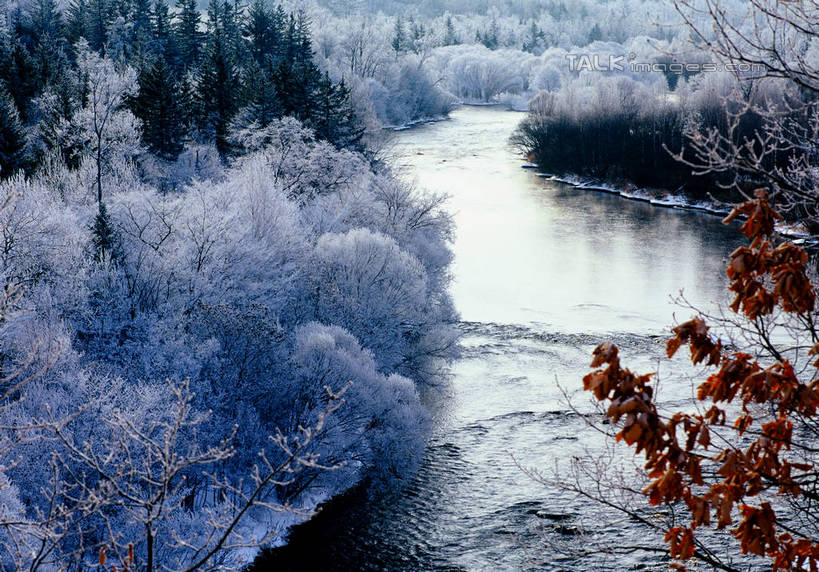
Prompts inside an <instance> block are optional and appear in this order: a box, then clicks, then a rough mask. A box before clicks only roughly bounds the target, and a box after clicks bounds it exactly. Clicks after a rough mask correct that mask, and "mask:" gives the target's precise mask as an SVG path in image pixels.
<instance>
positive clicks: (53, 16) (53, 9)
mask: <svg viewBox="0 0 819 572" xmlns="http://www.w3.org/2000/svg"><path fill="white" fill-rule="evenodd" d="M31 31H32V35H33V45H32V52H31V56H32V59H33V60H34V67H35V69H36V76H35V82H36V85H37V90H38V91H39V92H42V91H44V90H45V89H46V88H47V87H48V86H50V85H51V84H52V83H54V81H55V80H56V78H57V76H58V75H59V74H60V73H62V72H63V70H64V69H65V68H66V67H67V65H68V62H67V59H66V50H67V48H68V44H67V39H66V29H65V24H64V22H63V19H62V15H61V13H60V11H59V10H58V8H57V5H56V3H55V1H54V0H37V4H36V5H35V8H34V10H33V11H32V13H31Z"/></svg>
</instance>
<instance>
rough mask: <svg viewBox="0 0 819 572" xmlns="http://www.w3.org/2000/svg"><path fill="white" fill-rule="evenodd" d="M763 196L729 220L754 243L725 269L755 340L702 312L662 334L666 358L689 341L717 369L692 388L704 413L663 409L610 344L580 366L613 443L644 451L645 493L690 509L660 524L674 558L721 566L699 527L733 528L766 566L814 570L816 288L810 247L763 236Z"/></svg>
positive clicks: (768, 231) (768, 218)
mask: <svg viewBox="0 0 819 572" xmlns="http://www.w3.org/2000/svg"><path fill="white" fill-rule="evenodd" d="M767 200H768V197H767V195H766V194H765V192H764V191H762V190H758V191H757V198H756V199H755V200H753V201H748V202H745V203H743V204H742V205H740V206H738V207H737V208H735V209H734V211H733V212H732V213H731V215H730V216H729V217H728V218H727V219H726V222H728V221H730V220H733V219H734V218H736V217H739V216H746V217H747V220H746V221H745V223H744V224H743V225H742V228H741V230H742V232H743V233H744V234H745V236H746V237H748V239H749V240H750V241H751V242H750V245H749V246H747V247H741V248H738V249H737V250H736V251H734V252H733V253H732V254H731V260H730V262H729V265H728V269H727V274H728V277H729V279H730V281H731V284H730V290H731V291H732V292H733V293H734V294H735V298H734V300H733V302H732V303H731V306H730V308H731V310H732V312H734V313H735V314H737V316H738V318H740V319H741V322H740V323H741V325H742V326H741V327H743V328H745V329H746V331H747V332H749V333H750V335H751V336H752V337H753V341H754V344H753V345H752V346H751V347H749V348H747V349H744V348H743V349H740V350H736V351H732V350H729V349H728V347H727V346H725V345H723V343H722V341H721V340H720V339H715V338H714V337H713V336H712V335H711V334H709V327H708V326H707V325H706V321H705V319H704V318H703V317H701V316H700V317H695V318H693V319H692V320H690V321H688V322H685V323H682V324H680V325H678V326H676V327H675V328H674V329H673V333H674V337H672V338H671V339H670V340H669V341H668V345H667V354H668V357H669V358H671V357H673V356H674V354H675V353H676V352H677V351H678V350H679V349H680V348H681V347H682V346H683V345H685V344H688V345H689V347H690V350H691V361H692V363H693V364H695V365H698V364H704V365H706V366H709V367H713V368H715V369H716V371H715V372H714V373H712V374H711V375H709V376H708V378H707V379H706V380H705V381H704V382H703V383H701V384H700V385H699V386H698V387H697V393H696V396H697V400H698V402H700V404H701V408H699V409H700V412H698V413H688V412H684V411H680V412H675V413H671V414H665V413H661V412H660V411H659V410H658V408H657V406H656V404H655V401H654V400H655V396H654V389H653V387H652V386H651V385H650V381H651V377H652V375H651V374H649V375H636V374H633V373H632V372H630V371H629V370H628V369H624V368H622V367H621V365H620V359H619V355H618V349H617V347H616V346H614V345H612V344H609V343H604V344H601V345H600V346H598V348H597V349H596V350H595V351H594V359H593V361H592V367H599V366H605V367H601V368H600V369H597V370H596V371H594V372H593V373H590V374H588V375H587V376H586V377H585V378H584V379H583V386H584V389H586V390H588V391H591V392H592V393H593V394H594V397H595V398H596V399H597V400H598V401H601V402H608V403H609V407H608V410H607V412H606V416H607V417H608V418H609V419H610V420H611V422H612V423H613V424H619V425H618V427H619V430H618V432H617V435H616V440H617V441H621V440H622V441H625V442H626V444H628V445H629V446H634V447H635V454H636V455H639V454H640V453H642V454H643V455H644V456H645V459H646V463H645V470H646V472H647V473H648V478H649V479H650V482H649V484H648V486H646V487H645V489H643V493H644V494H645V495H646V496H647V497H648V499H649V502H650V503H651V504H652V505H668V506H673V507H675V508H676V509H677V510H680V511H682V510H683V508H684V509H686V512H685V514H686V515H687V518H688V519H690V521H688V522H681V521H682V520H683V519H684V517H680V519H679V520H677V521H676V522H675V523H673V526H671V527H670V528H669V529H668V530H667V531H666V535H665V540H666V542H667V543H668V544H669V548H670V554H671V556H672V557H673V558H676V559H679V560H686V559H689V558H691V557H693V556H699V557H701V558H703V559H704V560H706V561H708V562H710V563H712V564H717V565H719V567H721V568H725V569H729V568H726V567H725V566H726V564H724V563H722V562H721V561H720V560H718V558H719V555H717V556H716V557H715V556H714V551H715V546H713V544H711V543H709V542H708V540H701V539H700V537H699V533H700V530H699V529H701V528H707V527H710V526H712V525H715V527H716V528H717V529H718V530H722V529H726V528H728V527H731V526H734V528H731V529H730V532H731V535H732V536H734V538H736V540H737V541H738V542H739V546H740V550H741V552H742V553H743V554H752V555H756V556H759V557H763V558H766V559H768V560H769V561H770V563H771V565H772V567H773V570H807V569H811V570H813V569H815V568H816V566H817V563H819V544H817V541H816V539H815V537H814V536H813V531H815V530H816V526H817V523H819V513H817V512H816V509H815V504H816V500H817V494H816V492H817V485H818V484H819V480H817V473H816V471H815V467H816V461H817V459H816V448H815V446H814V442H815V440H816V437H817V435H818V433H817V425H816V415H817V407H819V380H817V379H816V378H815V372H814V370H815V369H816V368H817V367H819V361H817V360H815V359H814V358H813V357H812V356H815V354H816V353H817V352H819V332H817V329H816V326H815V321H814V320H815V315H814V310H815V303H816V294H815V290H814V287H813V285H812V284H811V281H810V279H809V277H808V271H807V262H808V256H807V254H806V252H805V251H804V250H803V249H801V248H799V247H797V246H795V245H794V244H792V243H789V242H783V243H781V244H779V245H777V246H774V245H773V244H772V242H771V241H770V237H771V236H772V235H773V233H774V223H775V221H776V220H777V219H779V218H780V217H779V215H778V214H777V213H776V212H775V211H773V210H772V209H771V208H770V207H769V206H768V202H767ZM783 335H784V336H786V337H785V338H783V337H782V336H783ZM784 340H788V343H787V344H786V345H783V341H784ZM749 352H751V353H749ZM735 401H736V402H738V407H737V406H735V405H734V402H735ZM715 558H716V559H715ZM678 568H681V566H678Z"/></svg>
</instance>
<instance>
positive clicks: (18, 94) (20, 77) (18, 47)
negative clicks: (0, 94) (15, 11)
mask: <svg viewBox="0 0 819 572" xmlns="http://www.w3.org/2000/svg"><path fill="white" fill-rule="evenodd" d="M5 55H6V57H5V58H4V60H3V61H0V78H2V79H3V80H4V81H5V82H6V89H7V90H8V93H9V95H11V97H12V99H13V100H14V104H15V105H16V106H17V111H18V113H19V117H20V120H21V121H23V122H24V123H25V122H26V121H27V120H28V112H29V108H30V104H31V101H32V99H34V97H35V96H36V95H37V92H38V90H37V75H38V74H37V71H38V70H37V66H36V63H35V62H34V59H33V58H32V57H31V55H29V53H28V50H27V49H26V48H25V46H23V44H21V43H20V42H15V43H14V44H13V45H12V46H10V51H9V52H6V54H5Z"/></svg>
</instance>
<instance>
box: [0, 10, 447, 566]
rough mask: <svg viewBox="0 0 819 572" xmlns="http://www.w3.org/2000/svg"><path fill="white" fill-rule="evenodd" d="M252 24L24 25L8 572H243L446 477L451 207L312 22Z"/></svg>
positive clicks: (59, 21)
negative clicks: (435, 401)
mask: <svg viewBox="0 0 819 572" xmlns="http://www.w3.org/2000/svg"><path fill="white" fill-rule="evenodd" d="M237 6H238V5H234V4H232V3H227V2H223V1H220V0H214V1H213V2H211V3H210V4H209V6H208V7H207V10H206V11H205V12H204V13H201V12H200V11H199V9H198V7H197V6H196V3H195V2H193V1H183V2H180V3H179V5H178V6H175V7H173V8H171V7H170V6H169V5H168V4H167V3H166V2H164V1H163V0H160V1H158V2H149V1H147V0H137V1H133V2H132V1H127V0H117V1H111V0H99V1H98V0H92V1H85V0H78V1H76V2H72V3H70V5H68V6H67V7H65V8H64V9H63V8H62V7H59V6H57V4H55V2H53V1H52V0H37V1H36V2H31V3H24V4H17V5H10V4H5V5H4V9H3V10H2V13H0V70H1V71H0V78H2V82H0V84H2V85H0V130H2V137H0V165H1V166H2V170H1V171H0V177H2V182H0V194H2V196H3V208H2V212H1V213H0V228H2V233H3V237H4V238H3V247H2V250H3V255H2V263H1V264H0V265H1V266H2V270H0V273H1V275H2V284H3V293H4V294H3V304H2V306H3V308H2V310H3V311H2V356H1V357H2V372H3V373H2V376H3V382H2V383H3V387H2V392H3V396H4V398H3V406H2V410H0V416H2V418H3V421H2V425H3V436H2V455H3V460H2V473H0V475H1V476H0V480H2V482H3V486H2V491H0V495H2V507H3V508H2V510H3V527H2V532H0V561H1V562H2V565H3V569H21V568H23V567H25V568H30V569H54V568H64V567H69V568H72V569H74V568H84V567H86V566H87V565H88V563H89V562H91V563H97V565H100V564H105V561H106V559H109V562H111V563H114V564H116V565H117V566H120V567H126V568H127V567H129V566H131V567H138V568H139V569H147V570H152V569H163V570H169V569H197V568H205V569H214V568H219V567H226V568H234V567H236V566H238V565H239V563H241V562H247V561H248V559H249V558H252V556H253V553H254V552H253V547H255V546H260V545H264V544H268V543H271V542H276V541H280V538H281V536H280V535H281V529H282V527H284V526H286V525H287V523H289V522H294V521H297V520H299V519H301V518H304V516H303V515H306V514H309V512H310V511H311V510H312V509H313V508H314V507H315V505H316V503H317V502H319V501H320V500H322V499H326V498H328V497H330V496H332V495H334V494H336V493H338V492H340V491H343V490H346V489H347V488H349V487H351V486H353V485H356V484H358V483H361V482H364V481H367V482H369V483H370V487H371V488H372V489H373V490H376V489H377V488H378V487H381V486H386V484H385V483H387V482H389V481H393V480H396V479H401V478H404V477H405V475H407V474H409V473H411V471H412V470H413V468H414V467H415V466H416V465H417V463H418V462H419V461H420V459H421V455H422V452H423V448H424V442H425V435H426V427H427V425H428V414H427V412H426V410H425V408H424V407H423V406H422V405H421V402H420V398H419V393H420V389H422V388H423V387H425V386H428V385H430V384H434V383H436V379H437V377H438V376H439V375H440V372H441V368H442V366H443V365H444V364H445V363H446V362H447V361H448V360H449V359H451V357H452V356H453V355H454V354H455V351H456V345H455V340H456V336H455V333H454V330H453V327H452V324H453V322H454V321H455V319H456V314H455V311H454V308H453V304H452V301H451V299H450V297H449V295H448V293H447V285H448V282H449V273H448V265H449V263H450V259H451V253H450V249H449V246H448V242H449V239H450V234H451V232H452V226H451V221H450V218H449V216H448V215H447V213H446V212H445V211H444V210H443V209H442V208H441V205H442V197H440V196H437V195H435V194H431V193H424V192H421V191H419V190H418V189H416V188H414V187H413V186H412V185H410V184H408V183H405V182H403V181H401V180H399V179H398V178H397V177H396V176H395V175H394V174H393V173H392V171H391V168H390V166H389V165H388V164H385V163H384V162H382V161H381V160H379V159H378V148H377V146H376V144H377V137H378V135H379V131H378V129H374V128H371V127H368V126H367V125H366V119H367V118H366V116H363V115H362V114H360V113H358V112H357V111H356V108H355V102H354V101H353V99H352V94H351V89H350V87H349V86H348V85H347V84H346V83H345V81H344V79H343V78H339V79H333V78H332V77H331V76H330V75H329V73H328V71H327V70H326V69H322V68H320V67H319V63H318V58H317V57H316V56H315V54H314V51H313V40H312V33H311V29H310V23H309V18H308V16H307V15H306V14H305V13H304V12H299V11H293V12H291V11H286V10H285V9H284V8H283V7H281V6H269V5H267V4H265V3H264V2H262V1H261V0H258V1H255V2H254V3H253V4H251V5H250V6H248V7H241V8H239V7H237ZM371 141H372V142H371ZM106 554H107V556H106Z"/></svg>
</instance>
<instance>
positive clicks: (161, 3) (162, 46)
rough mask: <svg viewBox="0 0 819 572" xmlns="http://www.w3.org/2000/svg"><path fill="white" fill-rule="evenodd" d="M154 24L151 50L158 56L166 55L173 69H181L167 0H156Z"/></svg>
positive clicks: (166, 59)
mask: <svg viewBox="0 0 819 572" xmlns="http://www.w3.org/2000/svg"><path fill="white" fill-rule="evenodd" d="M152 24H153V30H152V32H153V33H152V37H153V42H152V50H151V51H152V52H153V53H154V54H155V55H157V56H162V57H164V58H165V61H166V62H167V64H168V65H169V66H170V67H171V68H172V69H174V70H176V69H179V67H180V56H179V47H178V46H177V44H176V38H175V37H174V34H173V29H172V26H171V16H170V9H169V8H168V2H167V0H156V1H155V2H154V9H153V18H152Z"/></svg>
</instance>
